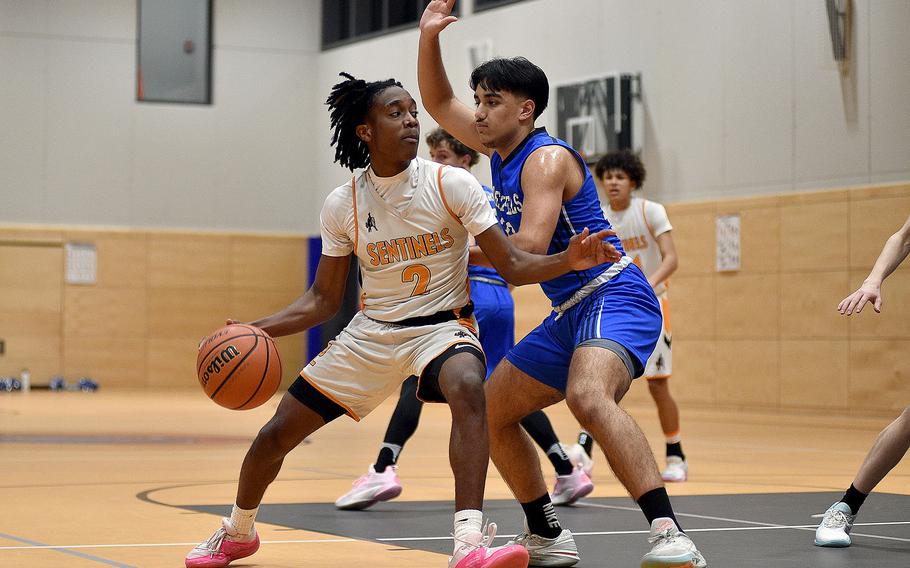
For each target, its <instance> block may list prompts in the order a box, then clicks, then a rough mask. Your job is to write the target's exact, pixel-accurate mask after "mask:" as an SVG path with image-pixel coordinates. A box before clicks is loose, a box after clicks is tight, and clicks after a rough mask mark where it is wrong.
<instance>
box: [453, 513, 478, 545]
mask: <svg viewBox="0 0 910 568" xmlns="http://www.w3.org/2000/svg"><path fill="white" fill-rule="evenodd" d="M482 523H483V512H482V511H478V510H477V509H463V510H461V511H456V512H455V539H456V540H455V549H456V550H458V547H459V546H461V542H460V541H459V539H460V540H467V541H468V542H475V541H476V542H480V540H479V539H477V537H476V535H479V534H480V529H481V528H482ZM472 535H475V536H474V537H473V538H469V537H470V536H472Z"/></svg>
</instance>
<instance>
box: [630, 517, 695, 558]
mask: <svg viewBox="0 0 910 568" xmlns="http://www.w3.org/2000/svg"><path fill="white" fill-rule="evenodd" d="M648 542H650V543H651V544H652V547H651V552H649V553H647V554H645V555H644V556H643V557H642V559H641V568H707V566H708V563H707V562H706V561H705V557H704V556H702V555H701V553H700V552H699V551H698V549H697V548H695V543H694V542H692V540H691V539H690V538H689V537H688V536H687V535H686V534H685V533H682V532H679V528H678V527H677V526H676V523H674V522H673V519H669V518H667V517H663V518H659V519H654V521H652V522H651V536H650V537H648Z"/></svg>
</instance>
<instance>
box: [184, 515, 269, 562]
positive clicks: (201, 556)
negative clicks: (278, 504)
mask: <svg viewBox="0 0 910 568" xmlns="http://www.w3.org/2000/svg"><path fill="white" fill-rule="evenodd" d="M221 525H222V526H221V528H220V529H218V530H217V531H215V534H213V535H212V536H211V538H209V539H208V540H207V541H205V542H202V543H200V544H198V545H196V548H194V549H193V550H191V551H190V553H189V554H187V555H186V559H185V562H186V568H222V567H223V566H227V565H228V564H230V563H231V562H233V561H234V560H239V559H241V558H246V557H247V556H250V555H252V554H253V553H254V552H256V551H257V550H259V535H258V534H256V529H253V534H252V536H247V537H242V536H238V535H235V534H232V533H233V530H234V527H233V526H232V525H231V520H230V519H221Z"/></svg>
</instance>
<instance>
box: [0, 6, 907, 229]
mask: <svg viewBox="0 0 910 568" xmlns="http://www.w3.org/2000/svg"><path fill="white" fill-rule="evenodd" d="M854 1H855V8H856V29H855V40H856V41H855V47H854V72H853V75H852V76H851V77H849V78H848V79H847V80H846V81H844V80H842V79H841V77H840V75H839V74H838V71H837V67H836V66H835V64H834V62H833V61H832V58H831V47H830V41H829V38H828V31H827V22H826V17H825V12H824V2H823V0H774V1H768V0H685V1H673V2H671V1H665V0H639V1H636V2H631V1H624V0H528V1H526V2H521V3H517V4H513V5H510V6H506V7H503V8H500V9H496V10H492V11H488V12H483V13H479V14H475V15H471V14H468V13H466V14H465V15H464V16H463V17H462V19H461V21H459V22H457V23H456V24H454V25H452V26H451V27H450V28H449V29H448V30H447V31H446V32H445V34H444V37H443V48H444V52H445V56H446V63H447V65H448V69H449V72H450V76H451V77H452V81H453V84H454V85H455V86H456V90H457V92H458V94H459V96H461V97H463V99H464V100H465V101H469V100H470V96H471V94H470V92H469V90H468V89H467V86H466V83H467V77H468V74H469V71H470V70H469V68H468V67H469V66H468V60H467V52H466V45H467V44H468V43H470V42H476V41H479V40H483V39H487V38H490V39H492V40H493V46H494V53H495V54H497V55H504V56H512V55H519V54H520V55H525V56H526V57H528V58H530V59H531V60H533V61H535V62H536V63H538V64H539V65H540V66H541V67H543V68H544V70H545V71H546V72H547V73H548V75H549V77H550V81H551V83H553V84H556V83H559V82H564V81H569V80H572V79H576V78H579V77H587V76H593V75H598V74H602V73H604V72H608V71H641V72H642V73H643V82H644V92H645V116H646V142H645V151H644V157H645V160H646V165H647V166H648V168H649V182H648V184H647V189H648V193H649V195H650V196H652V197H655V198H658V199H663V200H666V201H687V200H698V199H716V198H721V197H724V196H730V195H751V194H763V193H774V192H782V191H794V190H802V189H813V188H823V187H833V186H845V185H851V184H865V183H876V182H884V181H893V180H907V179H910V34H908V33H907V30H908V29H910V0H854ZM466 4H470V3H466ZM319 23H320V19H319V2H318V1H317V0H308V1H305V0H297V1H295V0H269V1H261V0H257V1H256V2H252V1H244V0H216V2H215V45H216V49H215V54H214V80H215V84H214V100H215V104H214V105H213V106H211V107H195V106H191V107H182V106H173V105H148V104H138V103H136V102H135V93H134V91H135V80H134V77H135V45H134V40H135V25H136V22H135V3H134V2H133V1H130V0H81V1H78V2H77V1H69V2H65V1H53V2H50V1H35V0H0V193H2V202H0V222H34V223H55V224H56V223H65V224H74V223H77V224H102V225H130V226H150V227H195V228H219V229H253V230H263V231H274V230H287V231H296V232H305V233H316V232H317V231H318V211H319V208H320V207H321V204H322V200H323V198H324V197H325V195H327V194H328V192H329V191H330V190H331V189H332V188H333V187H335V186H337V185H339V184H340V183H343V182H344V180H345V179H346V178H347V177H348V175H349V174H348V173H346V172H345V171H344V170H343V169H341V168H340V167H338V166H336V165H334V164H333V163H332V156H333V152H332V150H331V148H329V146H328V137H329V135H328V116H327V113H326V111H325V107H324V106H323V105H322V101H323V100H324V99H325V96H326V94H327V92H328V89H329V87H330V86H331V85H332V84H333V83H334V82H336V80H337V73H338V72H339V71H342V70H344V71H348V72H351V73H353V74H355V75H358V76H362V77H364V78H368V79H379V78H386V77H389V76H394V77H396V78H398V79H399V80H401V81H402V82H403V83H404V84H405V86H406V87H407V88H409V89H410V90H411V92H412V94H414V95H415V96H416V95H417V88H416V86H417V84H416V69H415V65H416V55H415V48H416V43H417V32H416V30H414V31H407V32H401V33H397V34H392V35H387V36H383V37H380V38H377V39H374V40H370V41H365V42H360V43H356V44H352V45H350V46H347V47H341V48H336V49H333V50H330V51H327V52H320V51H319V50H318V44H319ZM530 36H533V40H529V37H530ZM552 117H553V113H551V112H549V111H548V112H547V113H545V114H544V115H543V116H542V117H541V121H540V122H541V124H543V125H546V126H548V127H550V128H554V124H553V123H552ZM422 123H423V128H424V130H425V131H426V130H429V128H431V127H432V126H433V122H432V119H430V118H429V117H428V116H427V115H426V114H424V115H423V117H422ZM423 153H425V150H424V151H423ZM476 173H478V174H479V176H480V177H481V178H482V179H487V180H488V179H489V173H488V172H487V171H486V164H485V163H483V164H481V165H479V166H478V167H477V168H476Z"/></svg>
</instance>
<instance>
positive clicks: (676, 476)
mask: <svg viewBox="0 0 910 568" xmlns="http://www.w3.org/2000/svg"><path fill="white" fill-rule="evenodd" d="M660 478H661V479H663V480H664V481H670V482H677V483H678V482H682V481H685V480H687V479H689V464H688V463H686V460H684V459H682V458H681V457H679V456H667V467H666V468H665V469H664V470H663V471H662V472H660Z"/></svg>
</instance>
